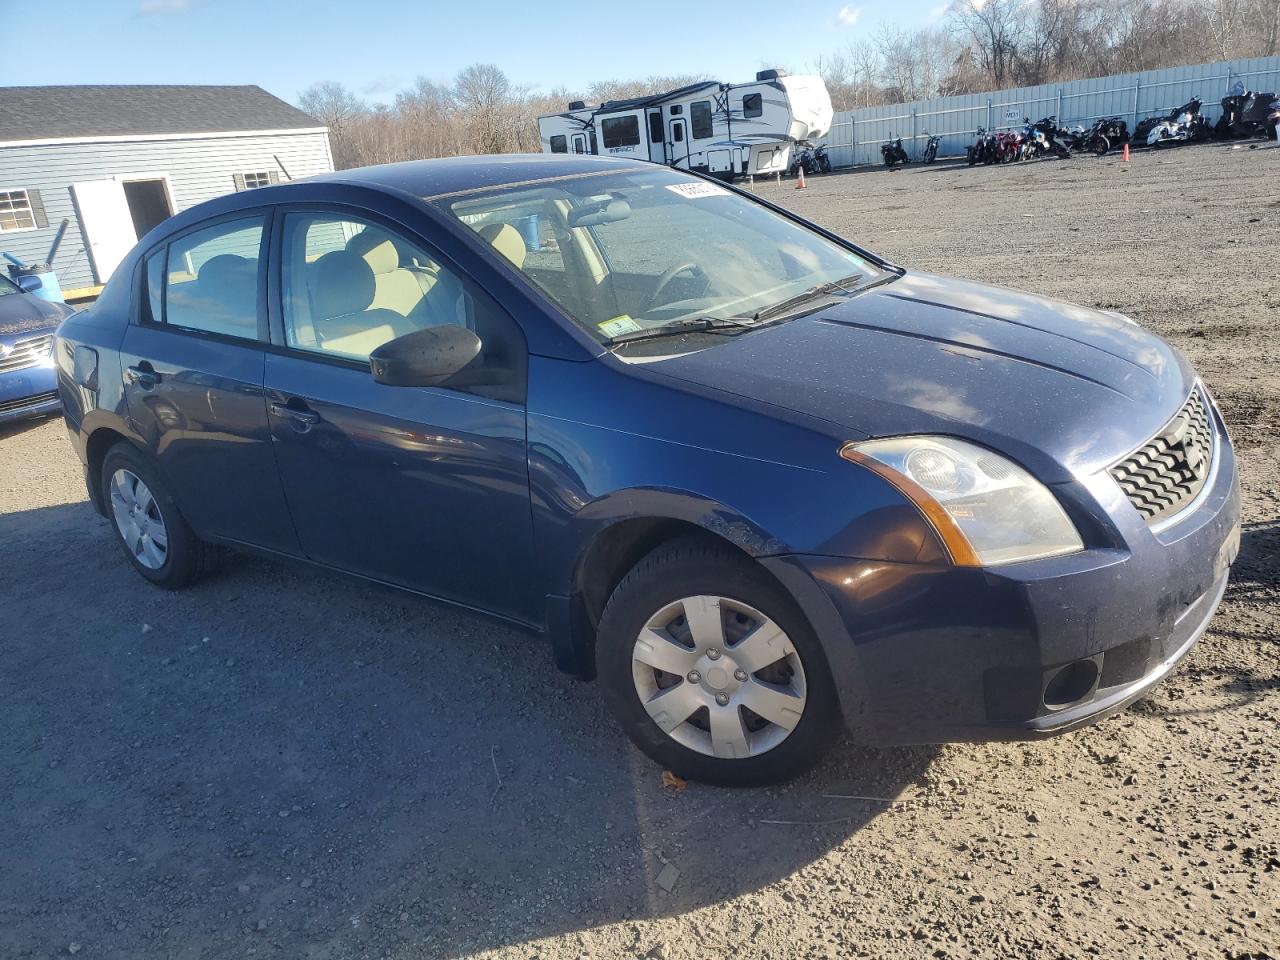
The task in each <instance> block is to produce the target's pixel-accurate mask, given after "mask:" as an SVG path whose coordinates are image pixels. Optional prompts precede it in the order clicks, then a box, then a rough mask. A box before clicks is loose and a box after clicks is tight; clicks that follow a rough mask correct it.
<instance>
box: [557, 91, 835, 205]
mask: <svg viewBox="0 0 1280 960" xmlns="http://www.w3.org/2000/svg"><path fill="white" fill-rule="evenodd" d="M830 128H831V96H830V94H828V93H827V86H826V84H825V83H823V82H822V78H821V77H813V76H797V77H788V76H785V75H784V74H783V73H782V71H780V70H761V71H760V72H759V73H757V74H756V79H755V81H754V82H752V83H736V84H735V83H719V82H717V81H715V80H707V81H703V82H701V83H692V84H689V85H688V86H686V87H680V88H679V89H676V90H669V91H667V92H666V93H657V94H653V95H651V96H647V97H633V98H631V99H629V100H612V101H609V102H608V103H603V104H601V105H600V106H598V107H588V106H586V105H585V104H584V103H582V102H581V101H575V102H574V103H571V104H569V110H568V111H567V112H565V113H553V114H548V115H547V116H544V117H539V118H538V131H539V133H540V135H541V138H542V152H543V153H596V154H602V155H604V156H612V157H633V158H636V159H639V160H652V161H653V162H654V163H665V164H668V165H670V166H673V167H680V168H682V169H687V170H697V171H699V172H702V173H710V174H713V175H715V176H718V177H723V178H724V179H726V180H732V179H734V178H735V177H739V176H748V175H750V176H763V175H771V174H774V173H785V172H786V170H787V167H788V165H789V164H790V162H791V149H792V147H793V146H794V145H795V144H797V143H803V142H805V141H808V140H814V139H817V138H820V137H823V136H825V135H826V133H827V131H828V130H829V129H830Z"/></svg>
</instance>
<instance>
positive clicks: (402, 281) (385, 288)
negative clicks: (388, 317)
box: [347, 227, 435, 317]
mask: <svg viewBox="0 0 1280 960" xmlns="http://www.w3.org/2000/svg"><path fill="white" fill-rule="evenodd" d="M347 250H349V251H350V252H351V253H354V254H357V255H359V256H360V257H363V258H364V262H365V263H367V264H368V265H369V268H370V269H371V270H372V271H373V286H374V292H373V304H372V306H373V307H375V308H376V309H380V310H394V311H395V312H396V313H398V314H400V315H401V316H402V317H407V316H411V315H412V314H413V312H414V311H415V310H418V309H420V308H421V306H422V298H423V297H424V296H426V294H427V292H428V291H429V290H430V289H431V287H432V286H433V285H434V283H435V276H434V274H433V273H431V272H430V271H427V270H416V271H415V270H410V269H408V268H407V267H404V266H402V265H401V262H400V259H401V258H400V250H399V248H398V247H397V246H396V244H395V241H394V240H392V239H391V237H390V236H389V235H388V234H386V233H384V232H383V231H381V230H378V229H377V228H375V227H366V228H365V229H363V230H361V231H360V232H359V233H357V234H356V235H355V236H354V237H352V238H351V239H350V240H348V241H347Z"/></svg>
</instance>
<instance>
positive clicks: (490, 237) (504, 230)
mask: <svg viewBox="0 0 1280 960" xmlns="http://www.w3.org/2000/svg"><path fill="white" fill-rule="evenodd" d="M479 232H480V236H481V238H483V239H484V240H485V241H487V242H488V243H489V244H491V245H492V246H493V248H494V249H495V250H497V251H498V252H499V253H500V254H502V255H503V256H504V257H506V258H507V259H508V260H510V261H511V262H512V263H513V264H515V267H516V269H517V270H520V269H523V268H524V258H525V254H526V253H528V248H526V247H525V245H524V237H522V236H521V235H520V231H519V230H517V229H516V228H515V227H513V226H511V224H509V223H486V224H485V225H484V226H483V227H481V228H480V231H479Z"/></svg>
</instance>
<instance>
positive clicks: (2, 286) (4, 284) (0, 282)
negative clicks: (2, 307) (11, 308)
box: [0, 277, 22, 297]
mask: <svg viewBox="0 0 1280 960" xmlns="http://www.w3.org/2000/svg"><path fill="white" fill-rule="evenodd" d="M21 292H22V288H21V287H20V286H18V285H17V284H16V283H14V282H13V281H12V280H10V279H9V278H8V277H0V297H7V296H8V295H9V294H11V293H21Z"/></svg>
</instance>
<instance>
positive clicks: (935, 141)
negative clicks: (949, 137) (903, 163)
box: [924, 130, 942, 163]
mask: <svg viewBox="0 0 1280 960" xmlns="http://www.w3.org/2000/svg"><path fill="white" fill-rule="evenodd" d="M928 133H929V131H928V130H926V131H925V134H926V136H927V135H928ZM940 143H942V138H941V137H929V142H928V143H926V144H925V145H924V162H925V163H933V161H935V160H937V159H938V145H939V144H940Z"/></svg>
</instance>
